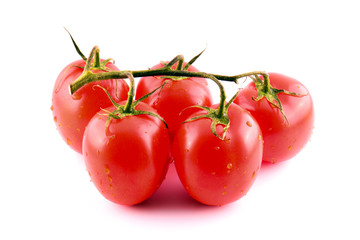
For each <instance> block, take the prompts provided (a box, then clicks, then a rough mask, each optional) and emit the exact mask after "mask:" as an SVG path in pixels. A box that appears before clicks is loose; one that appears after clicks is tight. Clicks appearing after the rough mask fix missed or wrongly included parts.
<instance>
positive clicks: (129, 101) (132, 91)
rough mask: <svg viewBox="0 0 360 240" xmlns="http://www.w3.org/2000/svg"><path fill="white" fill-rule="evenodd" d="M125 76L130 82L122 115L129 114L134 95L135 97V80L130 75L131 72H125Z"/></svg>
mask: <svg viewBox="0 0 360 240" xmlns="http://www.w3.org/2000/svg"><path fill="white" fill-rule="evenodd" d="M125 74H126V76H127V78H128V79H129V81H130V89H129V92H128V98H127V101H126V104H125V109H124V113H131V110H132V103H133V100H134V95H135V79H134V77H133V75H132V74H131V72H127V73H125Z"/></svg>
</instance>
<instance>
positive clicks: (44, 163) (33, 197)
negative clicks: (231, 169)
mask: <svg viewBox="0 0 360 240" xmlns="http://www.w3.org/2000/svg"><path fill="white" fill-rule="evenodd" d="M357 2H358V1H356V0H354V1H350V0H342V1H332V0H327V1H320V0H310V1H308V0H302V1H279V0H278V1H265V0H255V1H248V0H247V1H226V0H223V1H210V0H207V1H195V0H193V1H186V0H183V1H155V0H153V1H136V0H132V1H129V0H126V1H57V2H55V1H36V0H34V1H5V2H4V3H2V4H1V8H0V26H1V28H0V31H1V37H0V43H1V45H0V46H1V52H0V53H1V54H0V66H1V79H0V86H1V91H0V104H1V105H0V106H1V108H0V111H1V118H0V121H1V122H0V123H1V124H0V134H1V145H0V146H1V162H0V191H1V197H0V220H1V223H0V239H146V238H149V237H151V238H152V237H154V239H155V237H156V238H157V239H189V238H190V237H192V236H195V237H199V238H200V237H201V239H209V238H210V237H212V238H221V239H234V238H237V239H240V238H241V239H327V238H330V237H332V239H360V232H359V231H360V230H358V227H359V225H360V217H359V216H360V204H359V202H360V197H359V194H358V192H359V189H360V187H359V183H360V174H359V169H360V157H359V154H358V150H359V143H360V141H359V134H360V128H359V120H360V118H359V105H358V100H359V97H358V96H359V95H358V93H359V89H360V77H359V68H360V60H359V56H360V28H359V23H360V15H359V13H358V9H359V7H358V5H357ZM63 27H66V28H67V29H68V30H69V31H70V32H71V33H72V34H73V36H74V38H75V40H76V41H77V43H78V44H79V46H80V47H81V49H82V51H83V52H84V53H85V54H86V55H88V53H89V52H90V50H91V48H92V47H93V46H94V45H98V46H99V47H100V49H101V56H102V57H103V58H109V57H112V58H114V59H115V60H116V64H117V66H118V67H119V68H121V69H130V70H140V69H146V68H148V67H151V66H153V65H155V64H156V63H158V62H159V61H161V60H170V59H171V58H173V57H174V56H176V55H177V54H183V55H184V56H185V58H186V59H190V58H192V57H193V56H194V55H196V54H197V53H199V52H200V51H201V50H203V49H204V48H205V47H207V50H206V51H205V53H204V54H203V55H202V56H201V58H200V59H198V61H197V62H196V63H195V66H196V67H197V68H198V69H200V70H202V71H205V72H211V73H218V74H224V75H232V74H239V73H244V72H248V71H253V70H264V71H272V72H281V73H284V74H287V75H290V76H292V77H294V78H297V79H298V80H300V81H302V82H303V83H304V84H305V85H306V86H307V88H308V89H309V90H310V92H311V94H312V96H313V99H314V104H315V113H316V124H315V129H314V134H313V136H312V139H311V141H310V142H309V143H308V145H307V146H306V147H305V148H304V150H303V151H302V152H301V153H300V154H299V155H298V156H296V157H295V158H293V159H291V160H290V161H288V162H285V163H282V164H276V165H270V166H269V165H267V166H266V167H263V168H262V169H261V172H260V174H259V176H258V178H257V180H256V182H255V184H254V185H253V188H252V189H251V190H250V191H249V193H248V194H247V195H246V196H245V197H244V198H242V199H240V200H239V201H237V202H235V203H233V204H229V205H226V206H223V207H207V206H203V205H201V204H198V203H196V202H195V201H193V200H192V199H191V198H190V197H188V196H187V194H186V192H185V191H184V190H183V188H182V186H181V185H180V183H179V182H178V180H177V179H176V175H175V174H174V171H173V169H170V173H169V176H168V178H167V179H166V181H165V182H164V183H163V185H162V187H161V188H160V189H159V191H158V192H157V193H156V194H155V195H153V197H151V198H150V199H149V200H148V201H146V202H145V203H143V204H141V205H139V206H133V207H124V206H117V205H114V204H112V203H110V202H108V201H107V200H105V199H104V198H103V197H102V196H101V195H100V194H99V193H98V192H97V190H96V189H95V187H94V186H93V185H92V183H91V182H90V181H89V180H90V179H89V176H88V174H87V172H86V169H85V166H84V163H83V161H82V158H81V156H80V155H79V154H77V153H75V152H73V151H72V150H70V149H69V148H68V147H67V145H66V144H65V143H64V142H63V141H62V139H61V138H60V136H59V134H58V132H57V131H56V129H55V124H54V123H53V117H52V113H51V111H50V106H51V92H52V88H53V84H54V81H55V79H56V77H57V75H58V74H59V72H60V71H61V69H62V68H63V67H64V66H66V65H67V64H68V63H70V62H71V61H73V60H76V59H78V58H79V57H78V56H77V54H76V52H75V50H74V48H73V46H72V43H71V41H70V38H69V36H68V34H67V33H66V32H65V30H64V29H63ZM240 86H241V84H240V85H239V86H235V85H234V84H226V88H227V89H228V95H229V96H230V95H231V93H232V92H233V91H234V90H236V88H237V87H240ZM211 87H212V90H213V93H214V96H215V97H214V98H215V100H217V99H218V98H217V95H218V92H217V89H216V87H215V86H214V85H211ZM194 239H195V238H194ZM210 239H211V238H210Z"/></svg>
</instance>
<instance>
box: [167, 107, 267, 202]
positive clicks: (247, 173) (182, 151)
mask: <svg viewBox="0 0 360 240" xmlns="http://www.w3.org/2000/svg"><path fill="white" fill-rule="evenodd" d="M217 107H218V105H213V106H212V107H211V108H217ZM203 114H204V111H203V110H197V112H195V113H194V114H193V115H191V117H195V116H199V115H203ZM228 116H229V119H230V127H229V129H228V130H227V132H226V135H225V139H224V140H222V139H219V138H218V137H216V136H215V135H214V134H213V133H212V132H211V130H210V124H211V120H210V119H209V118H201V119H198V120H194V121H190V122H186V123H184V124H182V125H181V127H180V128H179V129H178V130H177V131H176V134H175V138H174V142H173V145H172V155H173V157H174V161H175V166H176V170H177V173H178V175H179V178H180V180H181V182H182V184H183V185H184V187H185V189H186V191H187V192H188V193H189V194H190V196H192V197H193V198H194V199H196V200H197V201H199V202H201V203H203V204H206V205H224V204H227V203H231V202H234V201H236V200H238V199H240V198H241V197H243V196H244V195H245V194H246V193H247V192H248V191H249V189H250V187H251V186H252V184H253V182H254V180H255V178H256V176H257V174H258V172H259V169H260V166H261V160H262V152H263V139H262V134H261V130H260V127H259V126H258V124H257V122H256V120H255V119H254V118H253V117H252V116H251V115H250V114H249V113H248V112H247V111H246V110H244V109H242V108H241V107H239V106H238V105H236V104H231V105H230V107H229V109H228ZM223 130H224V127H223V126H222V125H217V129H216V131H217V133H218V135H222V132H223Z"/></svg>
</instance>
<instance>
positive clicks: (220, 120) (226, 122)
mask: <svg viewBox="0 0 360 240" xmlns="http://www.w3.org/2000/svg"><path fill="white" fill-rule="evenodd" d="M189 108H200V109H202V110H204V111H206V112H207V114H204V115H200V116H196V117H193V118H190V119H188V120H186V121H184V122H183V123H187V122H192V121H195V120H198V119H201V118H209V119H210V120H211V125H210V129H211V132H212V133H213V134H214V135H215V136H216V137H217V138H219V139H220V140H224V139H225V134H226V131H227V130H228V129H229V127H230V119H229V117H228V115H227V114H226V113H225V114H224V115H223V116H220V117H219V116H218V114H217V111H218V110H217V109H213V108H209V107H204V106H200V105H195V106H191V107H189ZM219 124H220V125H223V126H224V131H223V134H222V136H219V135H218V134H217V132H216V126H217V125H219Z"/></svg>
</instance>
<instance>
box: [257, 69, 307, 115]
mask: <svg viewBox="0 0 360 240" xmlns="http://www.w3.org/2000/svg"><path fill="white" fill-rule="evenodd" d="M264 77H265V78H267V79H265V80H262V79H261V78H260V77H259V76H258V75H255V76H250V78H251V79H252V80H253V82H254V84H255V87H256V89H257V94H258V96H257V97H256V98H255V97H253V100H254V101H259V100H261V99H263V98H266V100H267V101H268V102H269V103H270V104H271V105H272V106H273V107H275V108H277V109H279V110H280V112H281V114H282V115H283V116H284V118H285V120H286V121H288V120H287V117H286V115H285V113H284V110H283V107H282V105H281V101H280V99H279V97H278V94H279V93H283V94H286V95H291V96H298V97H301V96H304V95H303V94H299V93H295V92H289V91H286V90H284V89H277V88H274V87H272V86H271V85H270V80H269V76H268V75H267V76H264Z"/></svg>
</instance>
